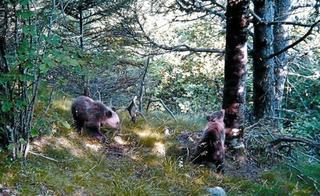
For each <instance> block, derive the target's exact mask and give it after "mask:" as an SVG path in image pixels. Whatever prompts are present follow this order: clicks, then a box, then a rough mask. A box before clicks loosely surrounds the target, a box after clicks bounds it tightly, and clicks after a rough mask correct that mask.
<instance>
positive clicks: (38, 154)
mask: <svg viewBox="0 0 320 196" xmlns="http://www.w3.org/2000/svg"><path fill="white" fill-rule="evenodd" d="M29 153H30V154H32V155H35V156H39V157H42V158H45V159H48V160H50V161H54V162H56V163H59V161H58V160H56V159H54V158H51V157H48V156H45V155H43V154H41V153H37V152H32V151H29Z"/></svg>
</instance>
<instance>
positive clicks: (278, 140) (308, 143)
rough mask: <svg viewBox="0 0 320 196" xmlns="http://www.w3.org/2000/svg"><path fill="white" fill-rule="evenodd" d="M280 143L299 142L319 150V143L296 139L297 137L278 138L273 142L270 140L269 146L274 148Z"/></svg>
mask: <svg viewBox="0 0 320 196" xmlns="http://www.w3.org/2000/svg"><path fill="white" fill-rule="evenodd" d="M281 142H300V143H304V144H307V145H309V146H312V147H314V148H317V149H320V143H317V142H314V141H312V140H310V139H306V138H297V137H288V136H287V137H279V138H277V139H275V140H272V141H271V142H270V144H271V145H273V146H276V145H278V144H280V143H281Z"/></svg>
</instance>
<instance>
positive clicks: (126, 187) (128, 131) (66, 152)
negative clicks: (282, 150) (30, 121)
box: [0, 99, 320, 195]
mask: <svg viewBox="0 0 320 196" xmlns="http://www.w3.org/2000/svg"><path fill="white" fill-rule="evenodd" d="M70 103H71V101H70V100H68V99H66V100H58V101H55V102H54V103H53V104H52V109H51V110H50V112H49V115H48V116H50V114H51V120H52V115H58V116H59V118H54V119H55V122H53V124H54V125H53V126H50V127H47V128H48V129H52V130H50V131H47V132H51V135H49V136H48V135H45V136H42V137H38V138H37V139H35V140H34V141H33V143H32V148H31V152H33V153H36V154H31V153H30V154H29V156H28V159H27V160H26V161H12V160H10V158H9V156H7V154H5V153H4V152H2V153H1V160H3V161H1V162H0V188H3V187H6V188H8V189H10V190H11V192H13V193H17V194H20V195H204V194H206V192H205V188H206V187H214V186H221V187H223V188H224V189H225V190H226V191H227V193H228V195H288V194H289V195H290V194H292V195H310V194H316V193H318V192H317V188H318V187H319V186H317V185H318V184H319V177H317V176H320V167H319V166H317V165H315V166H314V165H309V166H308V167H309V168H306V167H305V168H304V170H305V171H304V173H305V175H310V176H314V177H317V178H311V179H313V180H314V179H316V181H312V180H310V179H309V180H308V178H301V176H300V177H299V175H298V174H297V171H294V170H292V169H290V168H288V167H286V166H281V165H280V166H277V167H276V168H273V169H271V170H269V169H268V170H266V171H264V169H263V168H260V169H259V173H258V174H256V175H255V176H252V177H250V176H249V177H248V176H246V177H244V176H241V175H237V176H234V175H232V173H228V172H227V173H226V174H225V175H218V174H215V173H214V172H212V170H210V169H209V168H206V167H203V166H196V165H192V164H189V163H187V162H184V163H181V161H180V160H178V159H177V158H175V157H170V156H168V155H165V154H164V153H165V151H166V149H168V147H169V146H170V145H173V143H174V138H175V137H176V136H177V135H178V134H180V133H182V132H184V131H198V130H201V128H203V127H204V126H205V120H204V118H198V117H186V116H178V117H177V121H175V120H173V119H172V118H170V117H168V116H167V115H164V114H161V113H158V114H157V113H153V114H152V115H147V116H146V118H147V121H145V120H144V119H143V118H140V119H139V121H138V122H137V123H136V124H133V123H131V122H130V120H129V117H128V115H127V114H126V113H125V112H121V111H120V114H121V119H122V130H121V133H120V134H118V135H117V137H115V135H116V134H115V133H114V132H113V131H111V130H106V132H105V133H106V136H107V138H108V141H107V143H105V144H102V143H101V142H99V141H98V140H96V139H93V138H91V137H90V136H86V135H85V134H84V135H78V134H77V133H75V132H74V131H73V128H72V126H70V125H71V124H72V121H71V116H70V114H69V113H70V111H69V106H70ZM165 132H166V134H165ZM168 133H169V136H168ZM112 144H117V145H118V147H119V149H118V150H120V151H115V150H114V149H113V148H111V147H114V146H112ZM41 155H44V156H45V157H50V158H52V159H54V160H49V159H47V158H44V157H43V156H41ZM240 170H241V168H240V169H239V173H241V172H240ZM249 175H250V173H249ZM301 179H302V180H301Z"/></svg>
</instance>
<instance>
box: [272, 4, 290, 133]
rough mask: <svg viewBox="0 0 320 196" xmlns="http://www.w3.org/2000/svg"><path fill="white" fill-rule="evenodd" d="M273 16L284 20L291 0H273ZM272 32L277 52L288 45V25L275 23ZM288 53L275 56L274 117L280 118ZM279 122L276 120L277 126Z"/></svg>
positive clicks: (286, 17) (278, 19)
mask: <svg viewBox="0 0 320 196" xmlns="http://www.w3.org/2000/svg"><path fill="white" fill-rule="evenodd" d="M275 4H276V5H277V6H275V10H274V17H275V21H283V22H284V21H286V20H287V19H288V16H289V14H290V12H291V11H290V10H291V0H275ZM273 33H274V43H273V49H274V52H275V53H276V52H278V51H280V50H282V49H283V48H285V47H286V46H288V45H289V41H288V40H289V39H288V38H289V35H288V26H286V25H283V24H282V23H277V24H275V25H274V27H273ZM287 64H288V54H287V52H284V53H281V54H280V55H278V56H276V57H275V100H274V103H275V117H276V118H277V119H280V118H281V102H282V98H283V91H284V85H285V81H286V79H287V75H288V67H287ZM279 125H280V123H279V122H278V127H280V126H279Z"/></svg>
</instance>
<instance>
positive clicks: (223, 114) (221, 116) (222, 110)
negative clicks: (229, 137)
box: [220, 109, 226, 118]
mask: <svg viewBox="0 0 320 196" xmlns="http://www.w3.org/2000/svg"><path fill="white" fill-rule="evenodd" d="M225 112H226V111H225V110H224V109H221V111H220V113H221V115H220V118H224V116H225Z"/></svg>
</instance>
